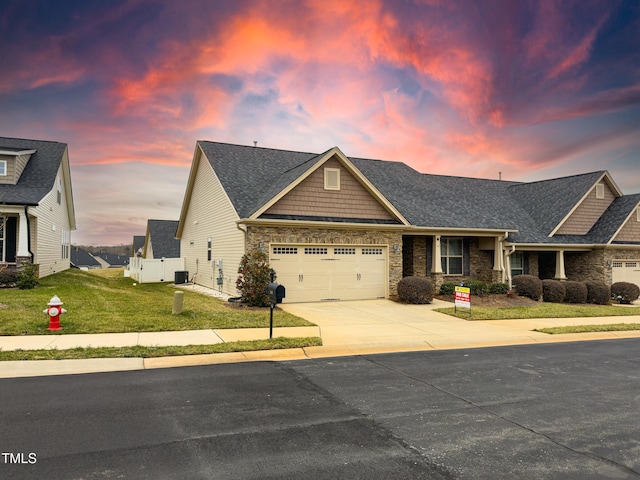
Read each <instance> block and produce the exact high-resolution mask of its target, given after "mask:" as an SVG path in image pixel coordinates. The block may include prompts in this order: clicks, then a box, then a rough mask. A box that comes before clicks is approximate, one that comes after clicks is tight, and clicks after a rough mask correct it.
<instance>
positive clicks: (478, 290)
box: [464, 280, 489, 297]
mask: <svg viewBox="0 0 640 480" xmlns="http://www.w3.org/2000/svg"><path fill="white" fill-rule="evenodd" d="M464 286H465V287H469V289H470V291H471V295H477V296H478V297H483V296H485V295H486V294H487V293H489V285H487V284H486V283H484V282H483V281H481V280H467V281H465V282H464Z"/></svg>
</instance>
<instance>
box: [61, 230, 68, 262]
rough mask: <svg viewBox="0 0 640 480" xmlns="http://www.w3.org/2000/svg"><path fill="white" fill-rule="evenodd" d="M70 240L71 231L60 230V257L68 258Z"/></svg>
mask: <svg viewBox="0 0 640 480" xmlns="http://www.w3.org/2000/svg"><path fill="white" fill-rule="evenodd" d="M70 240H71V232H70V231H68V230H62V241H61V244H62V252H61V256H60V258H62V259H63V260H64V259H67V258H69V242H70Z"/></svg>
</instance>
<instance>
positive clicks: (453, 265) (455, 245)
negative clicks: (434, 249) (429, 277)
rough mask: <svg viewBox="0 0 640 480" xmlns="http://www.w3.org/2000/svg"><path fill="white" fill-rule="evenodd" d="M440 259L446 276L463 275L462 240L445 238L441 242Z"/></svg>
mask: <svg viewBox="0 0 640 480" xmlns="http://www.w3.org/2000/svg"><path fill="white" fill-rule="evenodd" d="M440 258H441V260H442V272H443V273H444V274H445V275H462V239H461V238H443V239H442V240H441V241H440Z"/></svg>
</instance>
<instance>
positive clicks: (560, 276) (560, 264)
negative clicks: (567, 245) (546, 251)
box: [555, 250, 567, 280]
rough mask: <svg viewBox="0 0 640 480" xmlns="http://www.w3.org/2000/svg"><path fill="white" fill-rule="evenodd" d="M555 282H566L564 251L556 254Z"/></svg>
mask: <svg viewBox="0 0 640 480" xmlns="http://www.w3.org/2000/svg"><path fill="white" fill-rule="evenodd" d="M555 278H556V280H566V279H567V275H566V274H565V271H564V250H558V251H557V252H556V276H555Z"/></svg>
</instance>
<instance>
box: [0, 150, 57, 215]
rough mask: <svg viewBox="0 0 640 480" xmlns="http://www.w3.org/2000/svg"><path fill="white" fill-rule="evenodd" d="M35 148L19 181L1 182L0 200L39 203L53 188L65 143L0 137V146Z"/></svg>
mask: <svg viewBox="0 0 640 480" xmlns="http://www.w3.org/2000/svg"><path fill="white" fill-rule="evenodd" d="M3 149H4V150H9V151H22V150H35V153H33V154H32V155H31V158H30V159H29V162H28V163H27V165H26V167H25V169H24V171H23V172H22V175H20V179H19V180H18V183H17V184H15V185H12V184H0V203H4V204H7V205H38V204H39V203H40V201H41V200H42V199H43V198H44V196H45V195H47V194H48V193H49V192H50V191H51V190H52V189H53V186H54V184H55V181H56V175H57V173H58V169H59V168H60V163H61V162H62V158H63V156H64V153H65V151H66V149H67V145H66V144H65V143H59V142H50V141H44V140H26V139H20V138H5V137H0V150H3Z"/></svg>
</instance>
